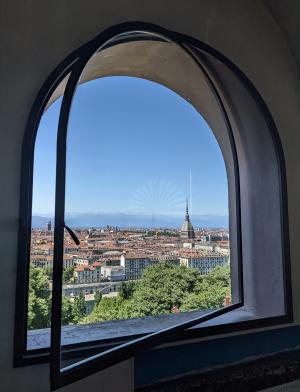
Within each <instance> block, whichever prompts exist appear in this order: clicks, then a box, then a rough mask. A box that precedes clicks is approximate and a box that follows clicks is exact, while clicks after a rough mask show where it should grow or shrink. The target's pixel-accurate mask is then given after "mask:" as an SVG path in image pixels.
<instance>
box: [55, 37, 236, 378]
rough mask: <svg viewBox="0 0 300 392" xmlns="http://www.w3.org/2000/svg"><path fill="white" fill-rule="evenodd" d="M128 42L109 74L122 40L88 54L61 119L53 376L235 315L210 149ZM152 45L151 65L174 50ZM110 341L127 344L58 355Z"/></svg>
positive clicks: (217, 167) (210, 138)
mask: <svg viewBox="0 0 300 392" xmlns="http://www.w3.org/2000/svg"><path fill="white" fill-rule="evenodd" d="M150 42H151V41H147V45H149V43H150ZM139 44H140V43H138V45H137V47H136V43H134V45H135V48H134V51H133V52H132V53H133V57H132V58H131V61H132V62H131V65H130V66H129V68H128V67H126V66H124V65H123V68H122V67H121V70H120V69H117V68H114V66H116V64H118V61H117V59H116V56H117V55H118V51H119V50H120V51H121V52H122V50H124V46H125V52H126V51H127V59H128V57H129V58H130V55H129V54H130V52H129V53H128V45H129V46H130V43H128V42H126V43H122V44H118V45H115V46H112V47H110V48H108V49H104V50H103V51H102V52H103V53H102V52H100V53H98V54H96V55H95V56H93V57H92V59H91V60H90V61H89V63H88V64H87V65H86V67H85V69H84V72H83V74H82V75H81V79H80V82H79V85H78V87H77V89H76V92H75V94H74V97H73V102H72V107H71V111H70V115H69V120H68V133H67V139H66V173H65V174H66V178H65V191H64V213H63V214H64V223H65V225H66V229H67V230H65V232H64V235H63V237H64V238H63V246H62V248H61V249H63V252H62V254H61V256H60V257H61V258H60V259H59V260H58V261H59V263H60V268H61V272H62V276H61V278H62V286H61V293H60V295H61V298H60V301H61V304H62V312H61V320H60V323H59V328H57V327H56V326H55V330H54V333H58V332H59V333H60V334H61V336H60V339H59V340H60V344H61V347H60V350H59V352H60V353H61V355H60V356H59V362H60V366H58V365H59V364H57V363H56V364H55V368H56V374H57V371H58V372H59V374H60V372H62V374H63V376H62V379H64V377H66V378H65V380H66V379H67V378H68V377H69V376H70V377H71V378H72V377H73V376H74V374H73V373H74V371H75V369H76V368H77V366H79V367H80V368H81V369H83V368H85V367H86V369H87V372H89V371H90V370H88V369H90V365H91V366H94V365H92V364H95V363H97V366H100V368H103V367H105V366H109V364H112V363H113V362H114V361H115V360H116V359H117V358H118V360H120V358H128V355H129V353H132V352H134V350H136V349H140V348H142V347H151V346H153V345H154V344H158V343H159V342H162V341H163V340H164V339H166V337H167V336H169V337H174V336H175V334H176V333H177V331H180V330H183V329H185V328H188V327H190V326H193V325H196V324H197V323H198V322H199V323H201V322H203V321H206V320H208V319H210V318H212V317H216V316H217V315H220V314H222V313H223V312H226V311H229V310H231V309H233V308H234V307H235V306H230V305H231V303H232V297H231V274H230V245H229V237H230V235H229V225H228V219H229V214H228V184H227V171H226V164H225V162H224V159H223V156H222V153H221V149H220V147H219V144H218V142H217V140H216V139H215V136H214V134H213V133H212V131H211V129H210V127H209V126H208V124H207V123H206V121H205V120H204V118H203V117H202V116H201V115H200V114H199V112H198V111H197V110H195V108H194V107H193V105H191V104H190V103H189V102H188V101H190V99H189V98H188V97H187V98H186V99H184V98H182V97H181V96H180V95H178V94H176V93H175V92H174V91H172V89H170V88H168V87H166V86H164V85H162V84H159V83H154V82H153V81H151V78H150V77H147V79H148V80H146V77H145V76H146V73H144V69H143V68H141V69H139V68H137V63H136V59H137V58H140V59H142V58H143V50H145V48H143V46H140V45H139ZM156 44H157V42H155V43H154V56H153V52H152V56H153V57H154V58H155V56H156V57H158V58H159V55H162V54H163V53H165V52H164V51H165V49H167V50H168V48H169V46H171V50H172V48H173V50H174V44H170V43H164V44H163V47H162V48H161V47H155V45H156ZM159 45H162V43H161V42H160V43H159ZM164 45H166V47H165V46H164ZM175 48H176V50H180V49H178V48H177V47H176V46H175ZM130 49H131V51H132V48H130ZM148 49H149V48H147V50H148ZM152 49H153V48H152ZM182 53H183V55H184V57H188V56H187V54H185V53H184V52H182ZM107 59H108V60H107ZM151 59H152V58H151ZM148 60H149V59H148ZM166 60H168V57H166V58H163V62H164V61H166ZM190 61H191V60H190ZM107 62H108V63H107ZM165 64H168V63H165ZM121 66H122V64H121ZM193 66H194V68H195V67H196V69H197V74H198V76H199V78H200V77H201V72H200V70H199V69H198V68H197V66H196V65H195V64H194V63H193ZM130 67H131V68H130ZM165 67H166V69H167V68H168V66H166V65H165ZM137 69H138V72H137ZM159 71H160V69H159V68H157V69H156V72H159ZM165 71H166V70H165ZM120 74H121V75H122V76H120ZM142 76H143V77H142ZM63 115H64V114H63ZM58 167H60V162H59V161H58ZM62 169H63V167H62ZM58 175H59V173H58ZM57 203H61V200H60V199H58V201H57ZM61 205H62V204H61ZM60 211H61V212H62V210H61V208H60ZM61 212H60V213H61ZM56 220H57V221H58V222H60V221H61V218H60V217H59V218H57V217H56ZM57 238H58V237H57ZM74 238H75V242H76V241H77V240H78V241H77V242H78V243H76V244H75V243H74ZM61 240H62V238H58V241H61ZM55 246H58V245H55ZM59 246H61V245H59ZM54 284H56V282H54ZM58 287H59V286H58V285H56V288H58ZM235 302H236V303H237V302H238V301H235ZM237 306H240V305H239V304H237ZM223 308H225V310H222V309H223ZM74 332H75V334H74ZM141 335H145V336H144V337H143V338H140V339H141V340H140V339H137V337H138V336H141ZM70 337H71V339H70ZM113 338H114V339H116V338H118V339H120V338H122V339H123V340H124V339H125V340H126V339H129V340H131V342H129V343H123V344H121V345H120V346H118V347H117V348H115V349H112V350H110V351H109V350H108V351H106V352H105V353H103V354H101V349H100V348H96V351H95V350H94V353H95V352H96V354H95V356H94V357H91V351H85V352H84V351H83V352H82V357H81V358H80V360H81V361H80V362H78V357H77V358H72V355H70V344H76V343H87V342H89V343H90V344H97V343H99V342H103V341H108V340H110V339H113ZM76 339H77V340H76ZM161 339H163V340H161ZM56 349H57V347H56ZM132 350H133V351H132ZM57 353H58V351H56V354H57ZM122 353H123V354H122ZM56 359H58V357H56ZM93 359H95V362H94V361H93ZM102 359H103V362H101V361H102ZM99 361H100V362H101V363H100V362H99ZM95 366H96V365H95ZM76 377H77V376H75V378H76Z"/></svg>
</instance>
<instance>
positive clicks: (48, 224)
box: [47, 220, 51, 231]
mask: <svg viewBox="0 0 300 392" xmlns="http://www.w3.org/2000/svg"><path fill="white" fill-rule="evenodd" d="M47 231H51V220H49V222H47Z"/></svg>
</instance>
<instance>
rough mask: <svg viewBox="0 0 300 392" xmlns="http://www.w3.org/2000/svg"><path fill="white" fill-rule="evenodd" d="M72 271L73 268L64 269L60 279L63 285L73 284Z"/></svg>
mask: <svg viewBox="0 0 300 392" xmlns="http://www.w3.org/2000/svg"><path fill="white" fill-rule="evenodd" d="M74 269H75V266H72V267H69V268H64V270H63V277H62V280H63V283H64V284H68V283H74Z"/></svg>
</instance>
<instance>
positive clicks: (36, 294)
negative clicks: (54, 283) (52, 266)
mask: <svg viewBox="0 0 300 392" xmlns="http://www.w3.org/2000/svg"><path fill="white" fill-rule="evenodd" d="M50 309H51V298H50V290H49V282H48V275H47V273H46V271H45V270H43V269H42V268H36V267H33V266H31V267H30V272H29V297H28V329H38V328H47V327H49V326H50Z"/></svg>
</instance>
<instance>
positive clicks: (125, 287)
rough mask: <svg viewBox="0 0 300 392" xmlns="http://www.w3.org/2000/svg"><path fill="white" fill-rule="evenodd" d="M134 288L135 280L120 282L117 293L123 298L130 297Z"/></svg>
mask: <svg viewBox="0 0 300 392" xmlns="http://www.w3.org/2000/svg"><path fill="white" fill-rule="evenodd" d="M134 288H135V282H134V281H129V282H122V283H121V287H120V291H119V295H120V296H121V298H123V299H130V298H132V295H133V292H134Z"/></svg>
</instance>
